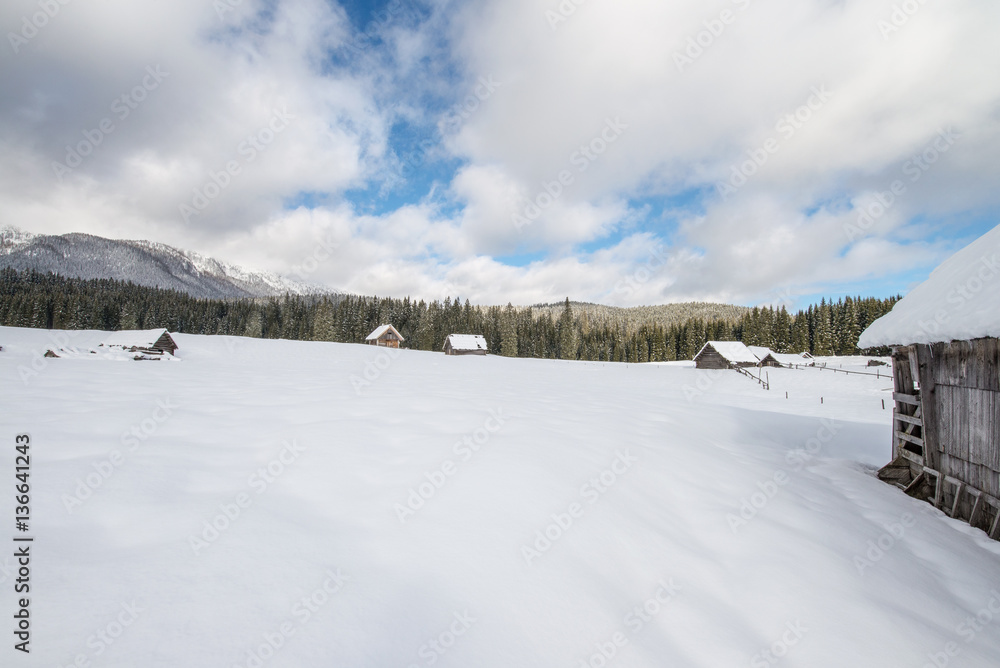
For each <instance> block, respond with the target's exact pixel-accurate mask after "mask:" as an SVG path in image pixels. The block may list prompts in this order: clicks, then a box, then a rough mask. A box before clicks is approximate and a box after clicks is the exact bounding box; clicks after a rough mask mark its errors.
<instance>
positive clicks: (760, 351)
mask: <svg viewBox="0 0 1000 668" xmlns="http://www.w3.org/2000/svg"><path fill="white" fill-rule="evenodd" d="M747 348H749V349H750V352H752V353H753V354H754V356H755V357H756V358H757V359H759V360H762V359H764V358H765V357H767V356H768V355H772V354H774V353H773V352H772V350H771V349H770V348H765V347H764V346H747Z"/></svg>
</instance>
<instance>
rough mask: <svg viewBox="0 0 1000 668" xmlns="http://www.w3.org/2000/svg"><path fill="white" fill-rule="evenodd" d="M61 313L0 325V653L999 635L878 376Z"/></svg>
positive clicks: (961, 646) (998, 600)
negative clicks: (927, 498) (103, 321)
mask: <svg viewBox="0 0 1000 668" xmlns="http://www.w3.org/2000/svg"><path fill="white" fill-rule="evenodd" d="M54 334H58V333H52V332H45V331H40V330H23V329H12V328H0V345H2V346H3V348H4V350H3V351H2V352H0V379H2V380H0V406H2V407H3V408H2V411H0V426H2V428H0V438H2V439H3V442H5V443H6V446H5V448H4V449H3V453H4V454H2V455H0V472H2V476H0V479H2V480H3V482H2V483H0V489H2V490H4V492H3V494H2V498H3V499H4V501H5V503H4V504H2V510H3V513H4V514H3V516H4V517H6V518H8V520H9V522H10V523H11V524H10V529H9V533H10V534H14V533H15V532H14V528H13V515H14V507H13V505H14V504H13V496H14V490H13V485H14V475H13V468H14V436H15V434H18V433H22V432H28V433H30V434H31V436H32V439H33V446H32V455H33V457H32V460H31V467H32V469H31V471H32V475H31V484H32V506H31V509H32V526H31V534H32V535H34V536H35V543H34V545H33V550H34V552H33V561H32V574H31V577H32V583H31V584H32V592H31V593H32V598H31V610H32V645H31V649H32V652H31V654H30V656H24V655H21V654H20V653H16V652H14V650H13V649H12V648H11V647H10V644H12V643H10V644H9V645H8V647H5V648H4V649H3V650H2V656H3V657H5V658H3V660H2V661H0V664H2V665H4V666H7V665H11V666H13V665H25V666H38V667H39V668H41V667H45V668H55V667H57V666H58V667H66V666H80V667H81V668H84V667H87V666H95V667H97V666H102V667H103V666H107V667H110V666H117V667H122V668H134V667H139V666H142V667H152V666H184V667H186V668H197V667H202V666H204V667H213V668H230V667H236V666H239V667H241V668H253V667H262V666H269V667H270V666H273V667H275V668H277V667H296V668H302V667H313V666H316V667H320V666H322V667H328V666H344V667H351V668H376V667H377V668H411V667H414V666H418V667H422V666H432V665H434V666H445V667H447V666H454V667H461V668H470V667H476V668H492V667H497V668H500V667H503V668H509V667H511V666H516V667H518V668H528V667H538V668H556V667H558V666H566V667H567V668H582V667H586V666H590V667H591V668H600V667H602V666H609V667H610V666H615V667H622V668H626V667H633V666H634V667H639V666H642V667H646V666H648V667H657V668H659V667H662V666H703V667H706V668H718V667H724V666H751V667H762V666H778V665H780V666H789V667H791V666H805V667H809V668H818V667H824V666H831V667H834V666H835V667H838V668H840V667H842V666H848V665H850V666H913V667H914V668H921V667H922V666H926V665H930V666H937V667H938V668H940V667H941V666H973V667H980V666H981V667H984V668H985V667H987V666H996V665H1000V543H996V542H992V541H990V540H989V539H988V538H987V537H986V536H985V534H983V533H982V532H980V531H976V530H973V529H971V528H970V527H969V526H968V525H966V524H964V523H961V522H958V521H952V520H950V519H948V518H946V517H945V516H944V515H943V514H942V513H940V512H938V511H936V510H935V509H933V508H932V507H931V506H929V505H928V504H925V503H920V502H917V501H915V500H912V499H910V498H908V497H906V496H905V495H903V494H902V493H901V492H900V491H899V490H897V489H895V488H893V487H891V486H889V485H886V484H884V483H882V482H880V481H878V480H877V479H876V478H875V477H874V475H873V473H874V470H875V469H877V468H878V467H879V466H881V465H883V464H885V463H886V462H887V461H888V459H889V455H890V438H889V428H890V416H891V402H890V401H889V399H890V397H891V394H890V390H889V388H890V387H891V381H890V380H888V379H886V378H881V379H879V378H874V377H869V376H855V375H851V376H848V375H845V374H842V373H833V372H832V371H829V370H827V371H820V370H816V369H803V370H786V369H769V370H767V371H766V372H767V375H768V377H769V380H770V382H771V389H770V391H765V390H763V389H762V388H761V387H760V386H759V385H757V384H756V383H754V382H753V381H751V380H750V379H748V378H745V377H743V376H740V375H738V374H736V373H735V372H710V371H699V370H696V369H694V368H691V365H690V364H689V363H672V364H650V365H621V364H602V363H585V362H579V363H578V362H558V361H542V360H523V359H506V358H500V357H493V356H490V357H485V358H483V357H456V358H451V357H445V356H444V355H442V354H440V353H424V352H413V351H401V352H392V351H386V350H384V349H374V348H371V347H367V346H360V345H340V344H327V343H304V342H289V341H262V340H254V339H237V338H228V337H199V336H187V335H177V336H176V337H175V338H176V341H177V343H178V345H179V346H180V349H179V351H178V357H179V358H180V359H181V362H180V363H172V364H166V363H161V362H132V361H111V360H105V359H87V358H82V359H48V360H46V359H44V358H42V357H41V354H42V353H44V352H45V350H46V348H48V347H51V346H54V345H73V346H77V347H80V348H85V347H88V346H96V344H97V343H99V342H100V340H101V339H102V338H103V336H104V334H102V333H100V332H84V333H80V334H78V335H75V336H73V337H72V339H71V340H69V341H62V342H59V341H54V340H53V338H52V337H53V335H54ZM61 334H65V333H61ZM829 362H830V365H831V366H838V365H844V366H843V368H844V369H855V370H867V369H862V367H861V365H863V363H864V362H863V360H860V359H845V360H829ZM883 369H884V368H883ZM786 392H787V398H786ZM883 399H885V400H886V402H885V409H883V408H882V400H883ZM3 554H4V555H10V554H11V550H4V551H3ZM0 566H2V570H0V579H2V580H3V582H2V584H0V588H2V590H3V592H4V595H3V598H2V599H0V600H3V601H5V603H4V604H3V607H4V616H5V617H6V618H7V619H8V624H11V621H10V620H11V617H10V614H12V610H13V605H14V604H13V602H12V599H13V594H12V580H13V579H14V577H16V575H15V573H14V570H13V560H12V558H11V557H10V556H4V557H0ZM8 634H9V631H8ZM8 637H10V636H9V635H8Z"/></svg>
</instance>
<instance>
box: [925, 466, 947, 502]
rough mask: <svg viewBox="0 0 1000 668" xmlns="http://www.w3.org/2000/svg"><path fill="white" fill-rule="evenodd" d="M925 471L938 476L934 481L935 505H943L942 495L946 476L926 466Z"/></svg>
mask: <svg viewBox="0 0 1000 668" xmlns="http://www.w3.org/2000/svg"><path fill="white" fill-rule="evenodd" d="M924 473H926V474H928V475H932V476H934V477H935V478H936V480H935V482H934V502H933V503H934V507H935V508H940V507H941V496H942V494H944V476H943V475H941V474H940V473H938V472H937V471H935V470H934V469H930V468H927V467H926V466H925V467H924Z"/></svg>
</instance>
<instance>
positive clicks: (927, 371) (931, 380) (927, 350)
mask: <svg viewBox="0 0 1000 668" xmlns="http://www.w3.org/2000/svg"><path fill="white" fill-rule="evenodd" d="M913 356H914V358H915V360H916V362H917V368H918V375H919V380H920V405H921V409H922V411H923V415H922V418H921V419H923V421H924V424H923V427H921V431H920V437H921V438H922V439H923V441H924V459H926V460H927V461H928V463H929V464H930V465H931V466H932V467H934V468H936V469H942V468H943V467H942V466H941V455H940V453H941V452H942V451H947V448H945V447H942V446H943V445H944V444H942V443H941V437H940V432H941V429H940V420H941V418H942V417H944V418H945V419H948V416H941V415H938V413H939V411H938V403H939V400H940V397H939V396H938V390H937V383H936V381H935V369H936V366H937V365H938V364H940V360H939V359H935V358H934V355H933V351H932V350H931V347H930V346H927V345H916V346H913Z"/></svg>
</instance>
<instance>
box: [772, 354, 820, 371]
mask: <svg viewBox="0 0 1000 668" xmlns="http://www.w3.org/2000/svg"><path fill="white" fill-rule="evenodd" d="M810 364H813V361H812V360H807V359H805V358H804V357H802V355H793V354H791V353H768V354H767V355H765V356H764V357H762V358H761V360H760V365H761V366H769V367H784V368H786V369H792V368H795V367H799V366H809V365H810Z"/></svg>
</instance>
